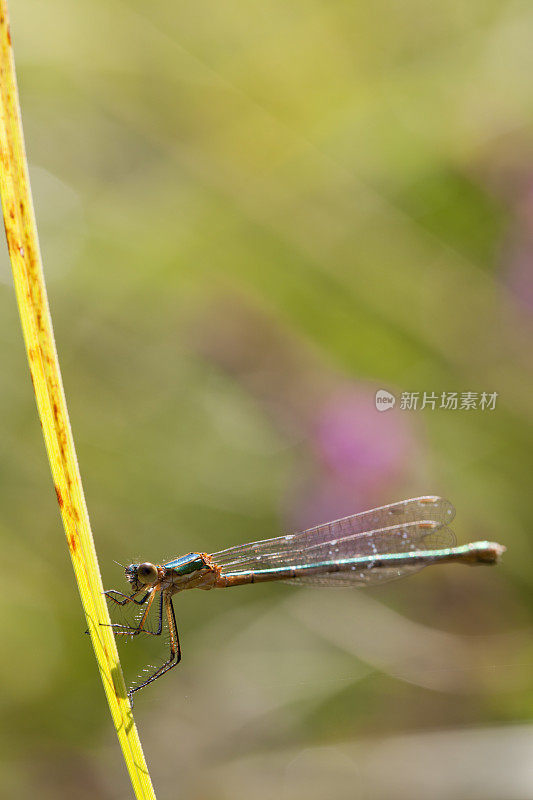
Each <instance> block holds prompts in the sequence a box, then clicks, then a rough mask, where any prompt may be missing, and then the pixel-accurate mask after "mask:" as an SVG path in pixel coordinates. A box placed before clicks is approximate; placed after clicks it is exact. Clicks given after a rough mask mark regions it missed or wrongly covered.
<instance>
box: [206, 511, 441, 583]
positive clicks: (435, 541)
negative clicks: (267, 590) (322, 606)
mask: <svg viewBox="0 0 533 800" xmlns="http://www.w3.org/2000/svg"><path fill="white" fill-rule="evenodd" d="M454 514H455V510H454V508H453V506H452V505H451V503H449V502H448V501H447V500H444V499H443V498H441V497H417V498H414V499H412V500H403V501H402V502H400V503H393V504H392V505H388V506H383V507H381V508H375V509H373V510H371V511H364V512H363V513H361V514H355V515H353V516H351V517H345V518H344V519H339V520H335V521H334V522H328V523H327V524H326V525H318V526H316V527H315V528H310V529H309V530H306V531H302V532H301V533H295V534H290V535H288V536H280V537H277V538H275V539H264V540H262V541H258V542H251V543H249V544H244V545H237V546H236V547H230V548H228V549H227V550H222V551H220V552H218V553H213V554H212V555H211V558H212V559H213V561H214V562H215V564H216V565H217V566H218V567H220V569H221V573H222V575H225V574H229V573H231V574H235V573H239V572H249V571H250V570H252V571H253V570H258V569H265V568H273V567H274V568H275V567H283V566H289V565H290V566H294V567H298V566H303V565H306V564H317V563H319V562H322V561H325V560H329V561H332V560H337V561H340V560H344V559H347V558H351V557H354V556H358V555H378V554H383V553H397V552H408V551H411V550H421V549H423V550H432V549H439V548H443V547H451V546H453V544H454V543H455V537H454V535H453V533H452V532H451V531H450V530H449V529H448V528H445V525H446V523H447V522H449V521H450V520H452V519H453V517H454ZM405 569H407V568H404V571H405ZM413 569H414V568H413V567H409V570H413ZM350 574H351V573H350ZM402 574H404V572H402ZM322 577H323V578H326V576H322ZM343 579H344V580H346V579H347V576H346V577H345V576H344V575H343V576H342V578H341V576H339V578H338V579H337V580H336V582H335V584H334V585H338V583H339V581H340V580H343ZM298 580H300V581H304V580H305V581H306V582H311V581H313V582H315V583H316V581H317V578H316V576H315V578H314V580H313V579H312V578H311V577H309V578H299V579H298ZM328 581H329V578H328ZM365 582H368V580H366V581H365ZM349 583H353V579H350V580H349Z"/></svg>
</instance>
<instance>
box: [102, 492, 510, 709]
mask: <svg viewBox="0 0 533 800" xmlns="http://www.w3.org/2000/svg"><path fill="white" fill-rule="evenodd" d="M454 516H455V509H454V508H453V506H452V505H451V503H449V502H448V501H447V500H444V499H443V498H441V497H416V498H414V499H412V500H403V501H402V502H400V503H393V504H392V505H388V506H383V507H381V508H374V509H373V510H371V511H364V512H362V513H361V514H355V515H354V516H351V517H345V518H344V519H338V520H336V521H334V522H329V523H327V524H325V525H318V526H317V527H316V528H310V529H309V530H306V531H303V532H301V533H294V534H290V535H288V536H280V537H277V538H275V539H265V540H262V541H259V542H251V543H250V544H241V545H237V546H236V547H230V548H228V549H227V550H221V551H220V552H218V553H211V554H207V553H188V554H187V555H185V556H181V557H180V558H176V559H174V560H173V561H168V562H167V563H165V564H152V563H151V562H149V561H146V562H144V563H140V564H130V565H129V566H128V567H126V578H127V580H128V581H129V583H130V584H131V589H132V591H131V594H123V593H122V592H119V591H117V590H114V589H111V590H110V591H107V592H106V595H107V596H108V597H109V599H110V600H113V601H114V602H115V603H117V604H118V605H121V606H127V605H129V604H130V603H134V604H136V605H137V606H144V609H141V614H140V618H139V619H138V620H137V621H136V623H135V624H134V625H131V626H130V625H113V629H114V631H115V633H116V634H119V635H126V636H137V635H138V634H141V633H147V634H150V635H153V636H159V635H161V633H162V631H163V628H164V627H165V626H166V627H167V628H168V633H169V641H170V654H169V657H168V659H167V660H166V661H165V663H164V664H162V665H161V666H160V667H159V669H156V670H155V672H154V673H153V674H151V675H150V676H149V677H147V678H146V679H145V680H143V681H142V682H141V683H139V684H137V685H135V686H133V687H132V688H131V689H130V690H129V692H128V695H129V697H130V699H131V697H132V695H133V693H134V692H137V691H139V689H143V688H144V687H145V686H147V685H148V684H149V683H152V682H153V681H155V680H156V679H157V678H160V677H161V676H162V675H164V674H165V672H168V671H169V670H170V669H172V667H175V666H176V664H178V663H179V661H180V659H181V649H180V643H179V638H178V631H177V628H176V618H175V615H174V607H173V605H172V595H174V594H176V593H177V592H182V591H183V590H185V589H226V588H229V587H230V586H241V585H243V584H245V583H262V582H264V581H287V582H289V583H293V584H321V585H324V586H368V585H371V584H375V583H382V582H384V581H390V580H394V579H395V578H400V577H402V576H403V575H409V574H411V573H413V572H416V571H417V570H419V569H422V568H423V567H426V566H428V565H429V564H438V563H446V562H458V563H461V564H495V563H496V562H497V561H498V559H499V557H500V556H501V554H502V553H503V552H504V551H505V547H503V546H502V545H500V544H496V543H494V542H472V543H470V544H464V545H460V546H456V540H455V536H454V534H453V532H452V531H451V530H450V529H449V528H448V527H447V525H448V523H449V522H451V520H452V519H453V518H454ZM156 598H157V600H156ZM154 603H157V605H156V608H157V627H156V630H149V629H148V627H147V619H148V615H149V613H150V609H151V608H152V606H153V605H154Z"/></svg>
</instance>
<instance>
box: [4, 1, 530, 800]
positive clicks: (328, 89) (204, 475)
mask: <svg viewBox="0 0 533 800" xmlns="http://www.w3.org/2000/svg"><path fill="white" fill-rule="evenodd" d="M10 11H11V17H12V36H13V42H14V47H15V55H16V59H17V67H18V77H19V84H20V93H21V102H22V110H23V119H24V125H25V132H26V143H27V150H28V156H29V161H30V168H31V175H32V181H33V190H34V196H35V205H36V213H37V219H38V225H39V229H40V236H41V245H42V251H43V258H44V265H45V273H46V275H47V279H48V287H49V294H50V303H51V310H52V316H53V319H54V324H55V330H56V338H57V345H58V350H59V355H60V360H61V365H62V370H63V376H64V382H65V390H66V394H67V399H68V402H69V407H70V413H71V419H72V425H73V430H74V436H75V440H76V443H77V448H78V455H79V459H80V466H81V471H82V476H83V479H84V484H85V491H86V495H87V502H88V506H89V511H90V514H91V519H92V524H93V529H94V533H95V539H96V545H97V549H98V553H99V558H100V564H101V568H102V571H103V576H104V583H105V585H106V586H107V587H109V588H111V587H116V588H119V589H121V588H123V587H124V585H125V583H124V578H123V571H122V569H121V568H120V567H119V566H117V565H116V564H114V562H113V559H116V560H117V561H120V562H123V563H129V562H130V561H132V560H135V559H137V558H142V559H150V560H153V561H158V560H161V559H169V558H171V557H174V556H176V555H179V554H182V553H186V552H188V551H190V550H205V551H208V552H209V551H214V550H218V549H222V548H223V547H226V546H230V545H233V544H237V543H240V542H245V541H248V540H252V539H259V538H266V537H270V536H276V535H278V534H279V533H281V532H283V531H287V530H293V529H297V528H302V527H305V526H307V525H311V524H313V523H318V522H323V521H326V520H328V519H332V518H335V517H338V516H342V515H344V514H349V513H354V512H356V511H360V510H363V509H366V508H368V507H371V506H374V505H382V504H384V503H389V502H393V501H396V500H399V499H402V498H404V497H409V496H416V495H418V494H429V493H436V494H441V495H444V496H446V497H448V498H449V499H450V500H451V501H452V502H453V503H454V504H455V505H456V507H457V511H458V516H457V520H456V523H455V525H454V528H455V530H456V533H457V535H458V539H459V541H461V542H465V541H468V540H474V539H479V538H486V539H494V540H496V541H500V542H502V543H503V544H505V545H507V547H508V552H507V554H506V556H505V558H504V561H503V564H502V566H501V567H498V568H497V569H492V570H489V569H468V568H464V567H453V566H448V567H435V568H432V569H428V570H425V571H424V572H422V573H420V574H418V575H416V576H414V577H412V578H409V579H406V580H404V581H400V582H397V583H392V584H388V585H386V586H383V587H380V588H376V589H372V590H368V591H363V592H357V591H346V590H337V591H335V590H320V589H295V588H291V587H288V586H283V585H270V586H255V587H243V588H239V589H234V590H233V591H229V592H196V593H193V592H191V593H185V594H184V595H182V596H180V597H179V598H176V603H175V605H176V612H177V616H178V623H179V628H180V634H181V641H182V648H183V661H182V663H181V665H180V667H179V668H178V669H176V670H175V671H174V672H172V673H171V674H170V675H169V676H167V677H166V678H165V679H163V680H161V681H158V682H157V683H156V684H154V685H153V686H152V687H150V688H149V689H147V690H146V691H145V692H144V693H141V694H140V695H138V700H137V703H136V709H135V712H136V719H137V721H138V724H139V727H140V732H141V736H142V739H143V743H144V747H145V751H146V756H147V759H148V762H149V764H150V766H151V769H152V775H153V779H154V782H155V787H156V790H157V792H158V796H159V797H160V798H174V797H176V798H177V797H183V798H187V799H188V800H200V799H201V800H211V799H213V800H214V798H217V800H219V799H220V798H223V799H225V798H228V799H229V798H235V797H244V796H248V795H253V796H254V797H255V798H257V799H258V800H262V798H271V797H277V798H281V800H299V798H306V799H309V800H315V798H316V799H317V800H318V798H324V797H332V798H335V799H337V798H340V799H341V800H345V799H346V800H351V799H352V798H356V799H357V800H359V798H378V800H379V799H380V798H400V799H401V798H410V800H413V799H414V800H417V799H418V798H420V800H422V798H424V799H425V798H427V797H432V798H437V800H438V799H439V798H469V800H471V799H472V798H480V800H481V798H483V800H486V799H487V798H506V800H513V799H514V798H517V799H518V800H521V799H522V798H524V799H525V798H527V799H529V798H531V797H532V796H533V769H532V767H531V752H532V748H533V726H531V725H530V724H529V720H530V718H531V715H532V703H533V681H532V677H531V676H532V672H533V646H532V641H531V614H532V611H533V608H532V606H533V603H532V596H531V583H532V578H531V545H530V541H531V527H530V523H531V511H530V507H531V474H532V460H533V459H532V450H531V441H530V439H531V408H532V402H531V400H532V393H533V382H532V381H531V341H532V340H531V338H530V333H531V320H530V317H529V314H530V312H531V309H532V308H533V271H532V267H531V264H532V259H533V146H532V143H531V142H532V129H533V99H532V94H531V79H530V76H531V74H532V70H533V49H532V48H531V41H532V37H533V9H532V8H531V7H530V6H529V5H528V4H524V3H520V2H501V1H500V0H492V1H491V2H487V1H486V0H483V2H481V0H471V2H469V3H464V2H459V1H458V0H444V2H441V3H422V2H418V0H406V1H405V2H402V3H399V2H394V0H386V2H380V1H379V0H378V2H373V3H371V2H368V0H367V1H366V2H362V3H347V2H342V1H340V0H327V2H326V0H306V2H300V0H283V2H281V0H266V2H265V0H263V2H260V3H259V2H256V1H255V0H249V1H248V2H247V3H239V2H231V0H230V1H229V2H222V3H221V2H215V1H214V0H198V2H195V3H192V2H189V3H178V4H176V3H170V2H167V1H163V0H154V2H152V3H151V4H148V5H147V4H145V3H141V2H139V1H138V0H128V1H127V2H119V1H115V0H107V1H106V2H105V3H104V2H100V0H93V2H91V3H89V2H85V0H78V2H76V3H72V2H66V0H51V2H47V3H45V4H44V3H39V2H36V0H24V1H23V2H18V3H14V2H12V3H11V9H10ZM3 247H4V246H3ZM0 279H1V283H0V303H1V308H0V346H1V354H2V355H1V358H2V370H1V375H0V381H1V384H0V385H1V391H0V412H1V416H2V435H1V437H0V444H1V447H2V457H1V461H0V464H1V469H2V480H1V481H0V537H1V547H2V553H3V558H4V564H5V565H6V570H4V575H3V581H2V588H3V597H4V608H3V611H4V613H3V619H4V625H3V627H4V631H3V638H2V642H3V657H2V659H1V660H0V676H1V683H2V687H3V691H2V693H1V695H2V697H1V700H0V703H1V710H2V723H3V724H2V726H1V731H2V732H1V734H0V736H1V740H0V741H1V753H2V755H1V761H2V784H3V791H4V792H5V796H6V797H17V798H23V800H24V799H25V798H32V797H35V796H38V797H40V798H45V800H47V799H48V798H62V797H72V796H73V794H75V796H76V797H77V799H78V800H84V799H85V798H94V797H99V798H127V797H130V796H131V795H130V792H131V790H130V788H129V784H128V780H127V777H126V774H125V769H124V766H123V763H122V761H121V755H120V752H119V749H118V745H117V742H116V739H115V735H114V731H113V729H112V726H111V721H110V718H109V714H108V711H107V707H106V704H105V700H104V695H103V692H102V687H101V684H100V678H99V675H98V672H97V669H96V665H95V661H94V658H93V655H92V652H91V648H90V642H89V640H88V638H87V637H85V636H84V635H83V631H84V630H85V622H84V619H83V616H82V612H81V606H80V602H79V598H78V594H77V589H76V586H75V582H74V578H73V573H72V570H71V567H70V563H69V557H68V553H67V548H66V547H65V541H64V536H63V532H62V527H61V522H60V518H59V514H58V509H57V505H56V501H55V495H54V491H53V486H52V481H51V478H50V474H49V469H48V465H47V461H46V457H45V451H44V446H43V442H42V437H41V431H40V426H39V422H38V420H37V415H36V411H35V403H34V399H33V395H32V390H31V383H30V380H29V373H28V367H27V364H26V359H25V353H24V349H23V344H22V335H21V331H20V325H19V321H18V315H17V309H16V305H15V298H14V293H13V289H12V282H11V276H10V268H9V262H8V259H7V255H6V252H5V247H4V249H3V252H2V260H1V262H0ZM380 388H383V389H386V390H387V391H390V392H393V393H394V394H395V395H396V396H397V398H398V399H399V397H400V395H401V393H402V392H421V393H422V392H424V391H426V392H435V393H436V394H437V395H438V396H439V397H440V395H441V393H442V392H459V393H461V392H469V391H471V392H478V393H481V392H497V393H498V399H497V403H496V408H495V409H494V410H492V411H489V410H485V411H481V410H459V409H458V410H455V411H453V410H444V409H439V408H438V407H437V408H436V409H435V410H431V409H429V408H426V409H424V410H421V409H418V410H413V411H407V410H402V409H400V407H399V400H398V402H397V405H396V407H395V409H394V410H391V411H388V412H386V413H378V412H377V411H376V409H375V404H374V393H375V391H376V390H377V389H380ZM156 644H157V643H156ZM122 652H123V665H124V669H125V671H126V677H127V679H128V678H129V679H130V680H131V679H133V678H134V677H135V675H136V674H137V672H138V670H139V669H140V667H141V666H142V665H143V664H144V663H145V662H146V661H150V660H151V659H153V658H156V657H158V656H157V655H154V653H158V652H159V650H158V648H157V647H156V648H155V649H154V648H152V642H146V641H134V642H133V643H132V644H130V645H129V646H128V647H126V648H122Z"/></svg>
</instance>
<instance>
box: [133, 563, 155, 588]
mask: <svg viewBox="0 0 533 800" xmlns="http://www.w3.org/2000/svg"><path fill="white" fill-rule="evenodd" d="M157 577H158V573H157V567H156V566H155V564H150V562H149V561H146V562H145V563H144V564H139V566H138V567H137V580H138V581H139V583H155V582H156V580H157Z"/></svg>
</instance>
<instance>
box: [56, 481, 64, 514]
mask: <svg viewBox="0 0 533 800" xmlns="http://www.w3.org/2000/svg"><path fill="white" fill-rule="evenodd" d="M54 489H55V490H56V497H57V502H58V503H59V508H63V498H62V496H61V490H60V489H59V486H57V484H54Z"/></svg>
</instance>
